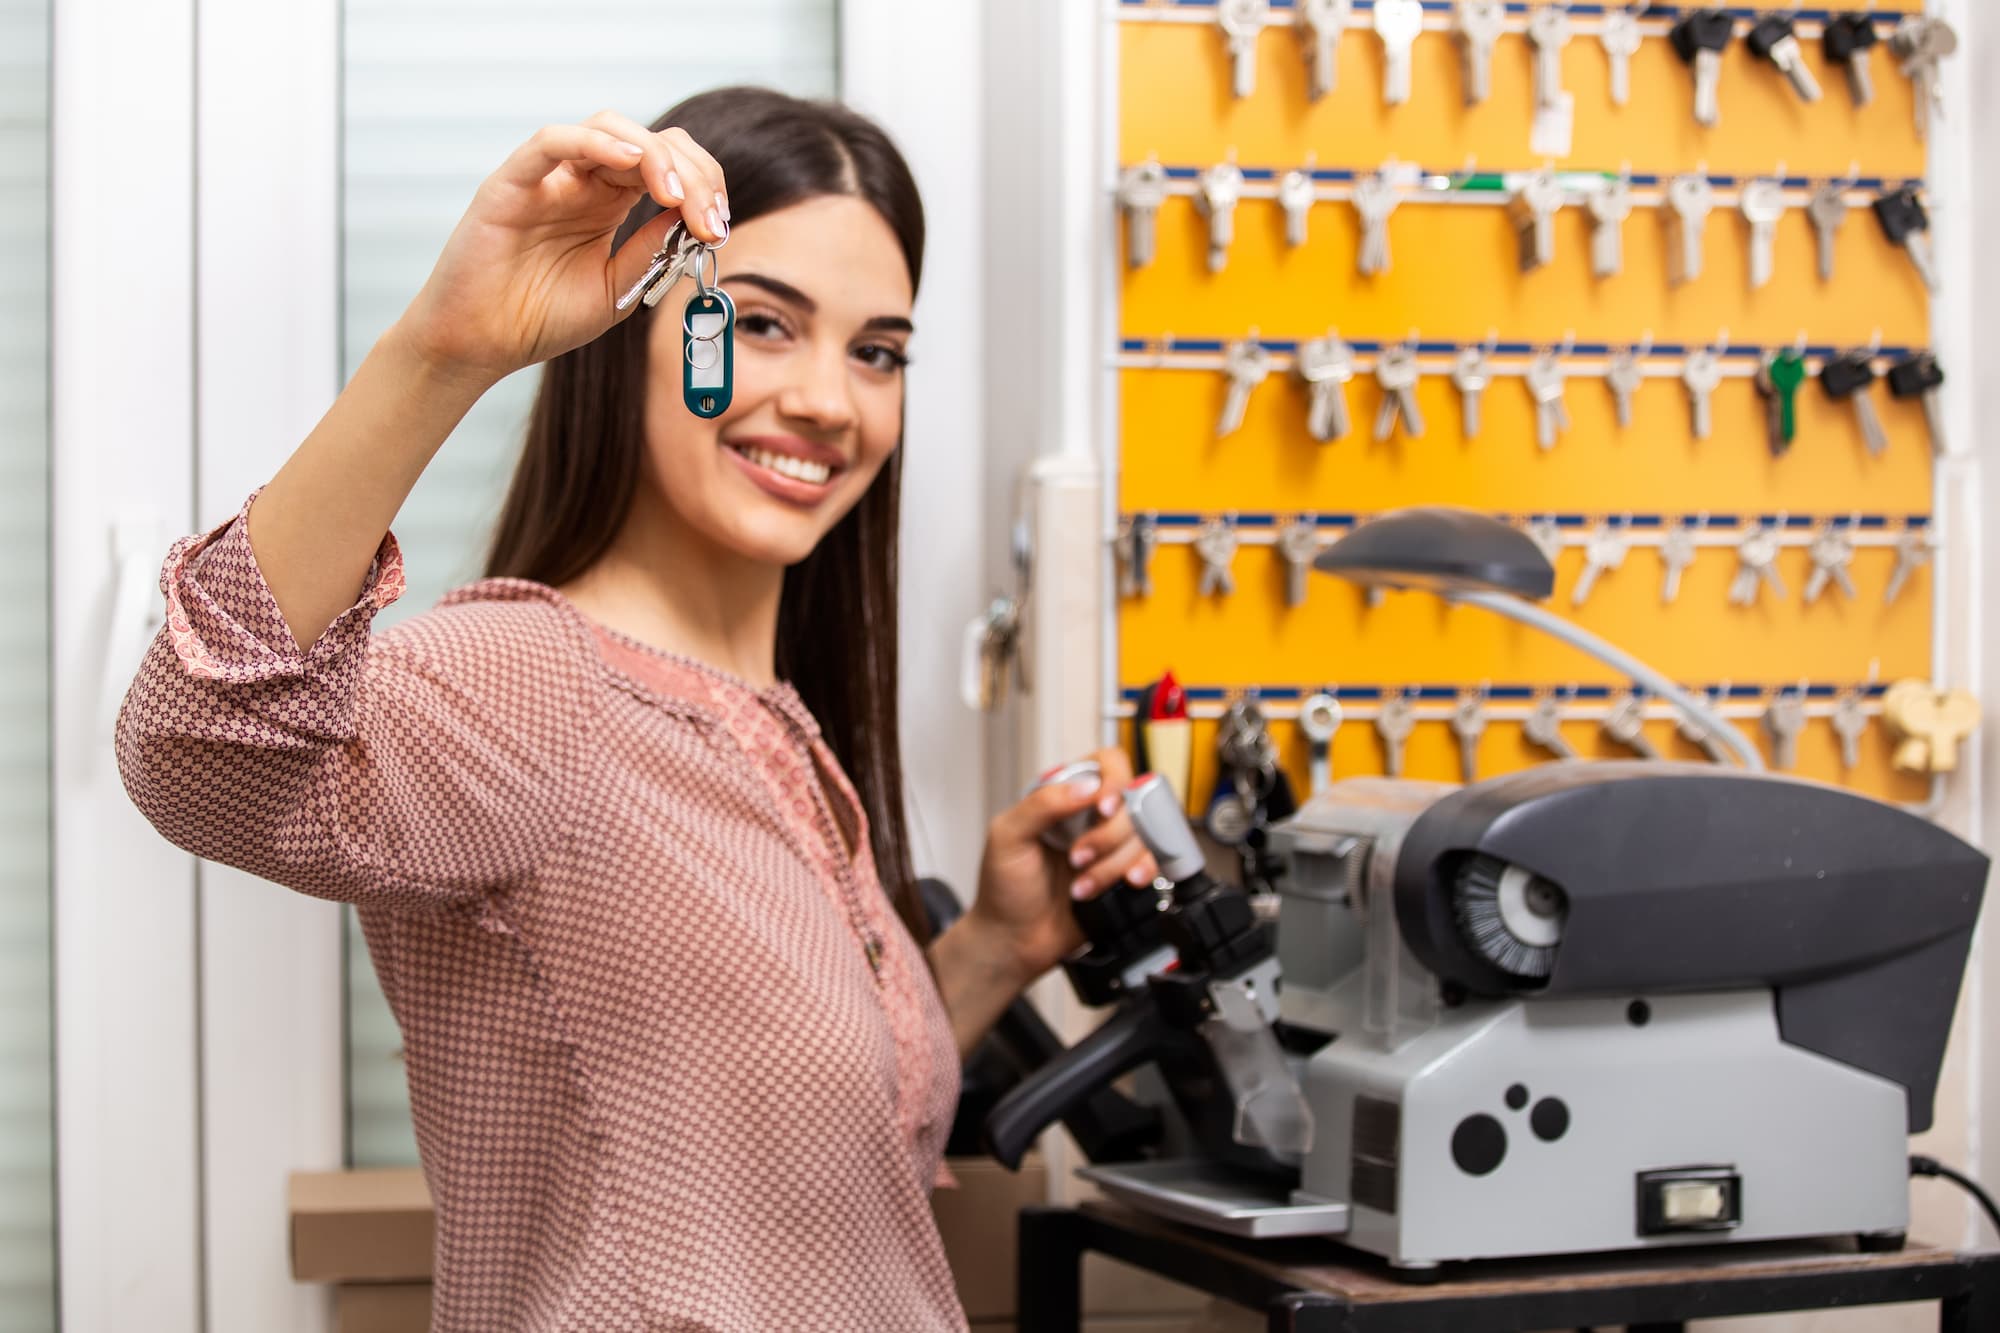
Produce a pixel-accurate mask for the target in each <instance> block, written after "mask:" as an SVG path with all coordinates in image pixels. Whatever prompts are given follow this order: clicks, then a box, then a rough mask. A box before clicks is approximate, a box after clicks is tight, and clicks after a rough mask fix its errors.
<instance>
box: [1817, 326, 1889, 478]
mask: <svg viewBox="0 0 2000 1333" xmlns="http://www.w3.org/2000/svg"><path fill="white" fill-rule="evenodd" d="M1875 380H1876V375H1875V359H1874V357H1873V356H1872V355H1871V354H1870V353H1868V352H1866V351H1855V352H1845V353H1842V354H1841V355H1839V356H1836V357H1833V358H1831V359H1830V360H1828V362H1827V363H1826V364H1825V365H1824V366H1822V367H1820V372H1819V387H1820V388H1822V389H1824V390H1825V391H1826V396H1827V397H1828V398H1831V399H1833V401H1835V402H1836V403H1841V402H1845V403H1852V404H1853V405H1854V420H1855V423H1856V424H1857V425H1859V426H1860V427H1861V441H1862V443H1863V444H1865V445H1867V446H1868V452H1869V454H1870V455H1871V456H1872V457H1875V458H1880V457H1881V456H1882V452H1883V450H1885V449H1887V448H1888V447H1889V434H1888V432H1887V431H1885V430H1883V429H1882V418H1881V416H1880V415H1878V414H1877V413H1876V411H1875V400H1874V397H1873V395H1872V394H1871V393H1870V390H1871V389H1872V388H1873V387H1874V385H1875Z"/></svg>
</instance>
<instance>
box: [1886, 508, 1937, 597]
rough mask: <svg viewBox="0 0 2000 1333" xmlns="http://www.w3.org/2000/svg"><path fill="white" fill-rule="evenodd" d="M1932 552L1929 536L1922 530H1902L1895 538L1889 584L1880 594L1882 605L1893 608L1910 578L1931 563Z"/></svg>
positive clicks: (1913, 528)
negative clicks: (1893, 564)
mask: <svg viewBox="0 0 2000 1333" xmlns="http://www.w3.org/2000/svg"><path fill="white" fill-rule="evenodd" d="M1933 554H1934V551H1933V550H1932V548H1931V539H1930V534H1929V532H1928V531H1926V530H1925V529H1923V528H1915V527H1912V528H1904V529H1903V531H1902V534H1901V535H1900V536H1898V537H1897V538H1896V567H1895V568H1894V569H1892V570H1890V571H1889V584H1888V587H1886V588H1885V589H1884V590H1883V592H1882V604H1883V605H1884V606H1893V605H1894V604H1895V601H1896V599H1897V598H1898V597H1901V596H1902V595H1903V588H1904V587H1905V586H1906V585H1907V584H1908V583H1909V581H1910V576H1911V575H1913V574H1915V573H1916V572H1917V571H1918V570H1920V569H1922V568H1923V567H1924V566H1925V565H1928V564H1929V563H1930V562H1931V557H1932V555H1933Z"/></svg>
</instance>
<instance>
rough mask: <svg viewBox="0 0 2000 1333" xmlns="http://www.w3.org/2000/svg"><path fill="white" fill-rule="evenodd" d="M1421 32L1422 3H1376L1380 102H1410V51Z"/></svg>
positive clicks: (1381, 0)
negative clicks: (1380, 85) (1379, 56)
mask: <svg viewBox="0 0 2000 1333" xmlns="http://www.w3.org/2000/svg"><path fill="white" fill-rule="evenodd" d="M1423 30H1424V6H1423V0H1375V35H1376V36H1377V37H1380V38H1381V39H1382V101H1383V103H1384V104H1385V105H1388V106H1401V105H1402V104H1403V103H1405V102H1407V101H1409V100H1410V48H1411V47H1413V46H1415V45H1416V43H1417V34H1418V33H1420V32H1422V31H1423Z"/></svg>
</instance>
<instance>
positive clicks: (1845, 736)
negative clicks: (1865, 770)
mask: <svg viewBox="0 0 2000 1333" xmlns="http://www.w3.org/2000/svg"><path fill="white" fill-rule="evenodd" d="M1828 720H1829V721H1830V722H1831V723H1832V724H1833V734H1834V736H1835V737H1837V738H1838V739H1839V741H1840V766H1841V768H1843V769H1845V770H1846V771H1847V772H1849V773H1852V772H1853V771H1854V770H1855V769H1856V768H1859V767H1860V766H1861V738H1862V737H1863V736H1865V735H1867V734H1868V704H1867V702H1866V701H1864V700H1863V699H1862V697H1861V691H1859V690H1846V691H1843V692H1842V693H1841V696H1840V698H1838V699H1836V700H1835V701H1834V704H1833V716H1832V717H1831V718H1830V719H1828Z"/></svg>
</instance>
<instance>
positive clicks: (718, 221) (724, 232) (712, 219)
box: [708, 208, 729, 239]
mask: <svg viewBox="0 0 2000 1333" xmlns="http://www.w3.org/2000/svg"><path fill="white" fill-rule="evenodd" d="M708 229H709V230H710V231H712V232H714V233H715V234H716V237H717V238H718V239H720V238H723V237H726V236H728V235H729V228H727V227H725V226H723V225H722V215H721V214H719V213H717V212H716V211H715V210H714V209H712V208H711V209H709V210H708Z"/></svg>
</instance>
